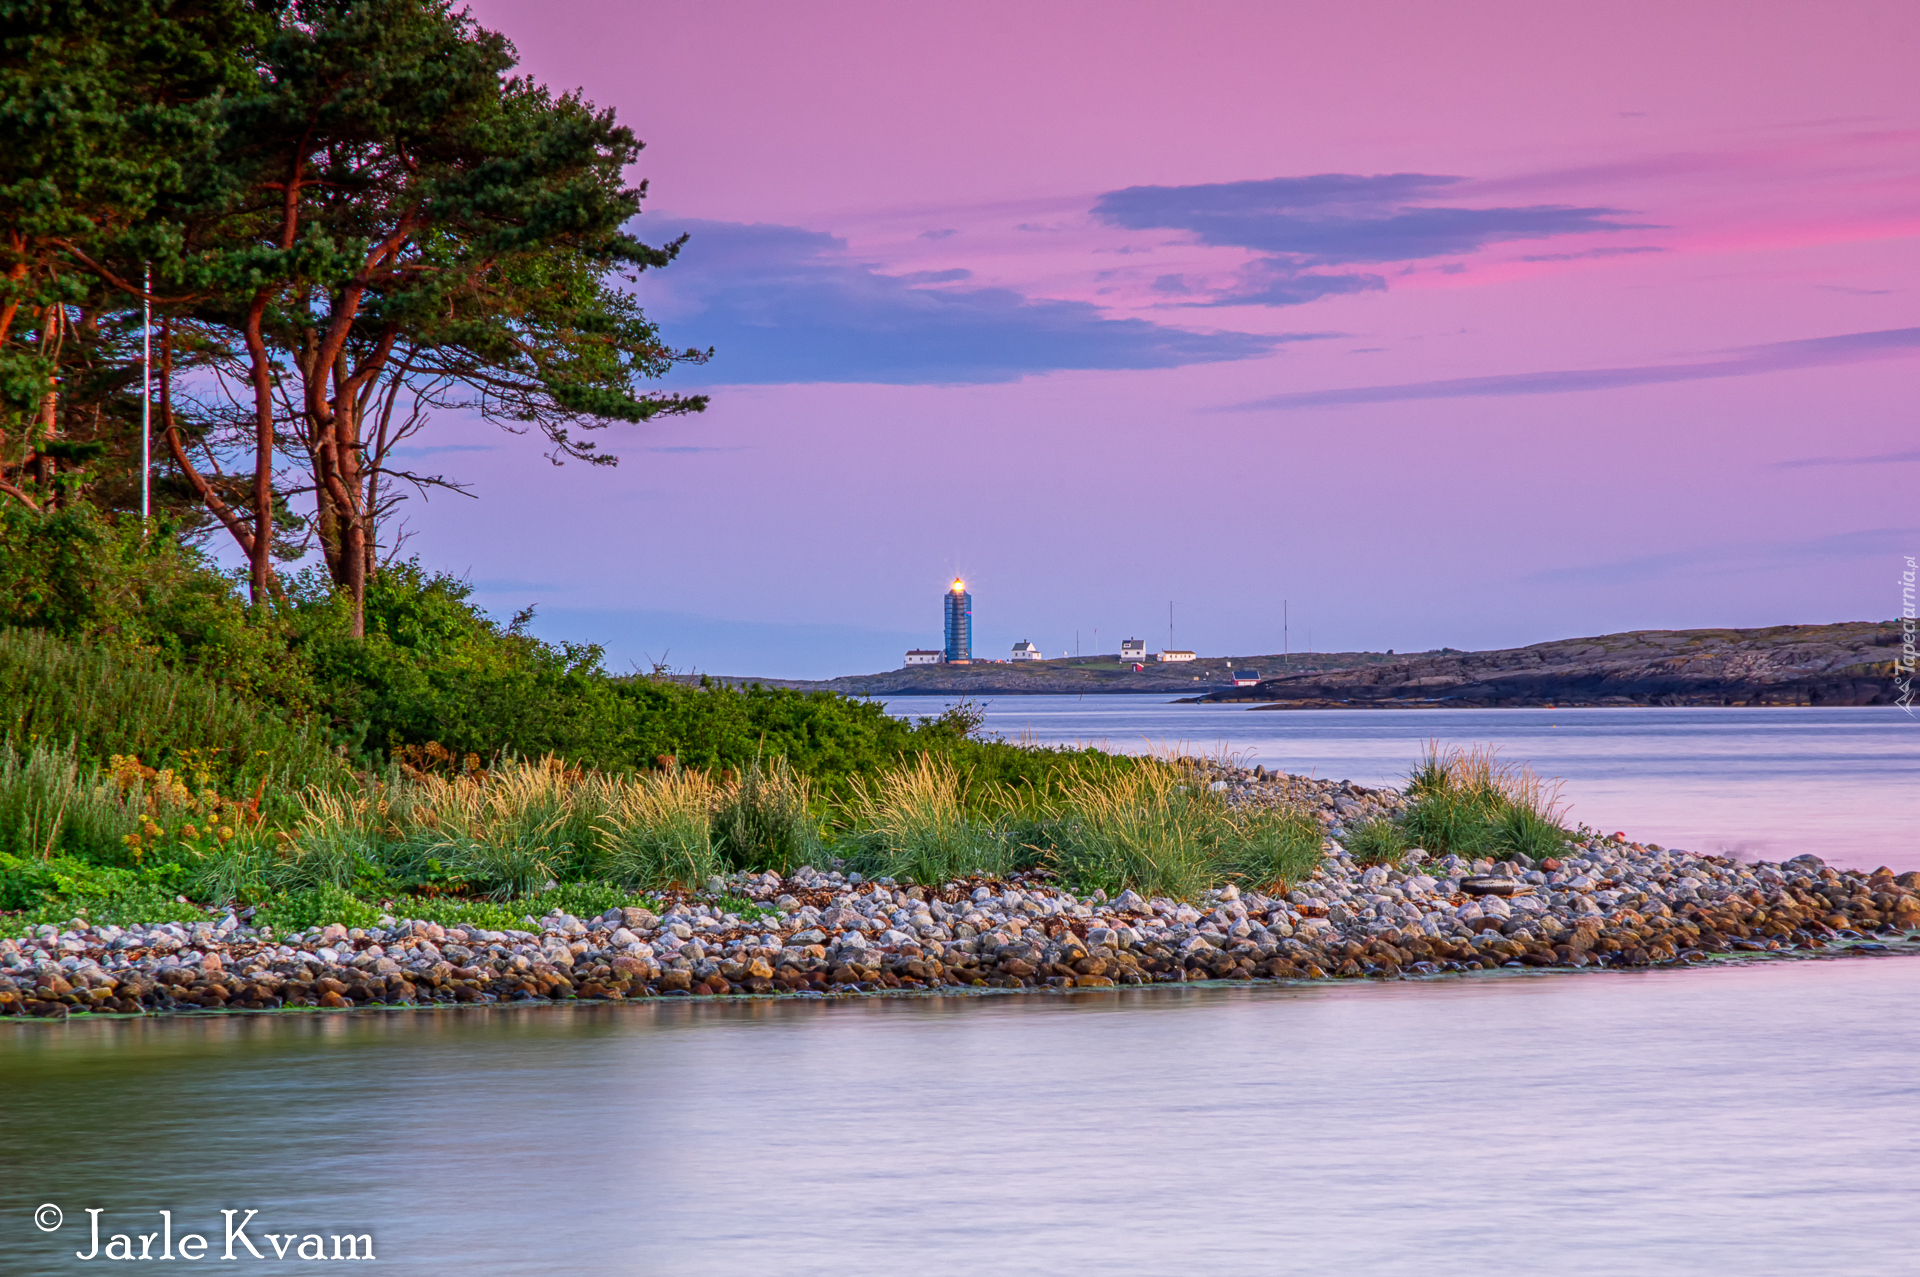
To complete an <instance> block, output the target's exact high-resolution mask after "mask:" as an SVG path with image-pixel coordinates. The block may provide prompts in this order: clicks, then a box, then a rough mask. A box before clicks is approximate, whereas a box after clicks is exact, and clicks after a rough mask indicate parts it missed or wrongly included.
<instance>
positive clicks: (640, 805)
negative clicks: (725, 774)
mask: <svg viewBox="0 0 1920 1277" xmlns="http://www.w3.org/2000/svg"><path fill="white" fill-rule="evenodd" d="M608 792H609V796H610V798H611V802H610V803H609V804H608V809H607V812H606V814H605V815H603V816H602V817H601V818H600V830H601V836H602V839H603V846H604V849H605V853H604V854H605V862H604V864H605V870H606V874H607V876H608V877H609V878H611V879H612V880H613V881H615V882H617V883H621V884H622V885H625V886H629V887H701V886H705V885H706V882H707V879H709V878H711V877H713V876H714V875H715V874H718V873H723V872H725V870H726V863H725V862H724V861H723V860H722V859H721V858H720V855H719V853H718V852H717V851H716V850H715V848H714V845H713V811H714V808H715V807H716V806H717V805H718V803H719V799H720V790H719V789H718V788H716V786H715V785H714V783H713V781H712V779H711V778H709V777H708V776H707V774H706V773H705V772H699V771H690V770H683V769H680V768H675V769H673V770H671V771H667V772H661V773H658V774H656V775H653V776H646V777H642V778H641V779H640V780H639V781H638V782H636V783H633V784H626V785H619V784H614V785H610V786H608Z"/></svg>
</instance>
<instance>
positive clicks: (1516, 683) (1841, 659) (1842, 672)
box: [1189, 621, 1901, 709]
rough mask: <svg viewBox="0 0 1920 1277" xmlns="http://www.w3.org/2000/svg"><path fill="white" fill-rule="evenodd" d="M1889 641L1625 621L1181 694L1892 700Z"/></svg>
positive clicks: (1324, 699)
mask: <svg viewBox="0 0 1920 1277" xmlns="http://www.w3.org/2000/svg"><path fill="white" fill-rule="evenodd" d="M1900 644H1901V631H1900V627H1899V626H1898V625H1897V624H1895V623H1894V622H1891V621H1886V622H1869V621H1861V622H1850V623H1846V624H1840V625H1781V626H1774V627H1772V628H1769V629H1758V630H1635V631H1633V632H1631V633H1626V634H1606V635H1601V636H1599V637H1597V638H1579V639H1564V640H1561V641H1559V642H1554V643H1536V644H1533V645H1532V646H1530V647H1517V648H1508V649H1505V650H1502V651H1494V652H1451V651H1448V652H1424V653H1421V654H1419V655H1417V656H1408V657H1403V658H1401V659H1399V660H1397V661H1391V662H1381V663H1370V664H1365V665H1359V664H1356V665H1351V666H1346V667H1343V668H1340V669H1326V670H1318V671H1314V672H1311V673H1305V672H1303V673H1298V674H1282V675H1280V676H1278V677H1270V678H1267V679H1264V680H1262V681H1261V682H1260V683H1258V684H1256V685H1254V686H1252V687H1232V688H1223V689H1220V690H1216V691H1211V692H1208V693H1205V694H1203V695H1200V696H1197V697H1192V698H1189V699H1192V700H1195V701H1206V702H1223V701H1224V702H1233V701H1246V702H1261V703H1262V704H1261V706H1260V707H1261V708H1264V709H1432V708H1459V709H1485V708H1492V707H1509V706H1560V707H1578V706H1622V705H1891V704H1893V703H1894V701H1895V699H1896V697H1897V691H1896V689H1895V686H1894V675H1895V668H1894V662H1895V660H1896V658H1897V657H1898V656H1899V653H1900Z"/></svg>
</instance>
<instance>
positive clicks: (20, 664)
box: [0, 630, 346, 794]
mask: <svg viewBox="0 0 1920 1277" xmlns="http://www.w3.org/2000/svg"><path fill="white" fill-rule="evenodd" d="M0 706H4V707H5V708H4V710H0V715H3V717H0V734H3V735H4V736H5V737H6V738H7V739H9V740H12V741H14V742H17V743H20V742H26V741H29V740H32V739H35V738H38V739H40V740H46V741H62V742H71V743H72V744H73V746H74V750H75V753H76V755H77V756H78V757H79V758H81V759H82V760H84V761H87V762H92V763H95V764H98V765H105V764H106V763H107V762H108V760H109V759H110V758H111V757H112V756H113V755H116V754H118V755H124V756H133V757H142V758H147V759H150V760H152V761H154V762H155V763H157V764H174V765H178V764H179V763H180V762H182V761H184V760H186V759H188V758H192V759H194V760H196V761H197V763H198V765H199V767H200V768H201V769H202V770H205V771H207V772H209V773H210V775H211V776H212V779H213V781H214V783H215V784H217V785H219V786H221V787H223V788H231V789H246V790H254V789H256V788H258V787H260V786H261V785H263V784H264V785H265V786H266V787H267V788H268V789H269V790H271V791H273V792H274V793H276V794H277V793H279V792H282V791H287V792H291V791H292V790H295V789H298V788H300V787H301V786H304V785H312V784H329V783H339V782H340V781H341V780H342V779H344V778H345V775H346V768H345V767H344V766H343V765H342V763H341V761H340V759H339V758H338V757H337V756H336V755H335V754H334V753H333V752H332V750H331V749H330V747H329V745H328V742H327V738H326V735H325V733H324V732H321V731H317V730H316V729H314V728H312V727H310V726H304V725H301V724H298V723H295V722H292V721H290V720H289V719H287V718H286V717H285V716H283V715H282V714H280V713H277V712H275V711H274V710H271V709H268V708H267V707H265V706H262V705H260V704H258V703H256V702H254V701H251V700H249V699H247V698H246V697H244V696H241V695H239V694H237V693H235V692H233V691H231V690H229V689H227V688H224V687H222V686H220V685H219V684H217V683H214V682H211V681H209V680H208V679H206V678H203V677H201V676H200V675H198V674H193V673H189V672H182V671H179V670H170V669H166V668H164V667H162V666H161V665H159V664H158V663H157V662H156V661H155V660H154V658H153V657H151V656H149V655H146V654H145V653H141V652H124V651H121V652H117V651H114V650H113V649H111V648H108V647H100V646H92V647H89V646H84V645H80V644H75V643H71V642H68V641H66V640H64V639H61V638H58V637H56V636H54V635H51V634H45V633H36V632H34V631H30V630H0Z"/></svg>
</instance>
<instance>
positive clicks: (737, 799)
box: [713, 757, 820, 874]
mask: <svg viewBox="0 0 1920 1277" xmlns="http://www.w3.org/2000/svg"><path fill="white" fill-rule="evenodd" d="M810 789H811V787H810V786H809V784H808V783H807V778H806V777H804V776H802V775H800V774H799V773H798V772H796V771H794V770H793V768H792V767H791V766H789V765H788V763H787V760H786V759H784V758H779V757H776V758H774V759H772V760H771V761H770V762H768V763H766V764H765V765H762V763H761V762H760V761H759V760H758V759H756V760H754V761H753V762H752V763H751V764H749V765H748V766H747V767H746V768H744V769H743V770H742V771H741V772H740V774H739V776H738V777H737V778H735V779H734V780H733V781H732V782H730V783H729V784H728V785H727V786H726V788H725V789H724V790H723V791H722V792H721V795H720V799H719V802H718V804H717V805H716V808H715V811H714V818H713V841H714V848H715V851H716V852H717V853H718V854H719V856H720V858H721V859H722V860H723V861H724V862H725V863H726V865H727V867H728V868H730V869H747V870H753V871H755V872H760V873H764V872H765V871H766V870H769V869H772V870H774V871H775V872H777V873H782V874H785V873H791V872H792V871H793V870H795V869H797V868H799V867H800V866H801V865H803V864H805V863H807V861H808V860H810V859H812V858H813V856H814V853H815V852H817V851H818V850H819V847H820V832H819V830H818V828H817V827H816V826H815V825H814V821H813V817H812V816H811V815H810V814H809V811H808V805H809V799H810V798H811V792H810Z"/></svg>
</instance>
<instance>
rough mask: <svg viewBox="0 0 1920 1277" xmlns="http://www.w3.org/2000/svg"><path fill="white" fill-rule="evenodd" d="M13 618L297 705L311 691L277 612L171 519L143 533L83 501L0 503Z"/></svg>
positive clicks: (2, 564) (3, 613) (3, 569)
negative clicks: (255, 601) (38, 505)
mask: <svg viewBox="0 0 1920 1277" xmlns="http://www.w3.org/2000/svg"><path fill="white" fill-rule="evenodd" d="M8 627H15V628H21V629H32V630H41V631H45V632H47V633H49V634H52V635H54V636H57V637H59V638H62V639H66V640H68V641H71V642H84V643H85V644H87V645H88V646H89V647H90V648H94V649H97V650H100V651H105V652H111V653H113V654H114V655H115V656H116V657H118V658H121V659H131V658H134V657H140V656H145V657H148V658H150V659H151V660H152V661H154V662H157V663H160V664H164V665H166V666H168V667H170V668H174V669H180V670H185V671H190V672H192V673H195V674H199V675H201V676H203V677H205V678H209V679H213V680H216V681H218V682H220V683H222V684H224V685H226V686H227V687H229V688H231V689H233V690H235V691H238V692H242V693H246V694H249V695H251V696H255V697H258V698H261V699H264V700H270V701H275V702H278V703H280V704H282V705H286V706H290V707H301V706H303V705H305V704H306V703H307V702H308V701H310V700H311V698H312V695H313V689H312V687H311V685H310V683H309V682H308V681H307V677H306V663H305V662H304V661H299V660H289V659H288V642H289V635H288V634H287V633H286V631H285V628H284V625H283V623H282V618H280V617H277V616H276V615H275V614H274V613H273V612H271V611H269V610H266V609H248V608H247V607H246V606H245V605H244V604H243V603H242V602H241V600H240V598H239V596H238V595H237V594H236V593H235V582H234V580H233V578H232V577H230V576H228V575H227V574H225V573H223V572H221V571H219V570H218V569H217V568H216V567H214V566H213V564H212V561H211V560H210V559H209V558H208V557H207V556H206V555H205V554H204V553H202V552H201V551H199V550H197V549H195V548H193V547H192V546H189V545H184V544H182V543H181V542H180V541H179V539H178V537H177V535H176V532H175V530H174V529H173V528H171V527H169V526H166V525H162V526H160V527H158V528H156V529H155V530H153V532H152V533H151V534H150V535H147V534H143V533H142V530H141V528H140V524H139V521H138V520H137V519H130V518H125V517H120V518H113V517H108V516H106V515H103V514H100V513H99V512H97V511H96V510H94V509H93V508H91V507H89V506H86V505H79V504H76V505H72V506H69V507H67V508H65V509H62V510H59V511H56V512H54V513H51V514H46V515H37V514H34V513H33V512H32V511H29V510H27V509H25V508H24V507H22V506H19V505H16V504H11V503H6V502H0V629H4V628H8ZM135 663H136V664H137V662H135ZM0 703H4V702H3V701H0Z"/></svg>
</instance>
